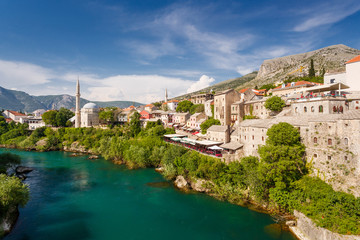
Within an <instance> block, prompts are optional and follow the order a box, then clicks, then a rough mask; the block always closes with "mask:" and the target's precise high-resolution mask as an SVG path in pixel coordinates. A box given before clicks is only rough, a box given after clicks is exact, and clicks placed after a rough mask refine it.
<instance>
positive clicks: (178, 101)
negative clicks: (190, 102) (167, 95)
mask: <svg viewBox="0 0 360 240" xmlns="http://www.w3.org/2000/svg"><path fill="white" fill-rule="evenodd" d="M170 102H179V100H176V99H174V100H170V101H168V103H170Z"/></svg>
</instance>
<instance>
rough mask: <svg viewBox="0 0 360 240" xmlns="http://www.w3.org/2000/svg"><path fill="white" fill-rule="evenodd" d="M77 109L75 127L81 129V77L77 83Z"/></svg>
mask: <svg viewBox="0 0 360 240" xmlns="http://www.w3.org/2000/svg"><path fill="white" fill-rule="evenodd" d="M75 96H76V109H75V127H76V128H79V127H80V122H81V116H80V83H79V77H78V80H77V83H76V95H75Z"/></svg>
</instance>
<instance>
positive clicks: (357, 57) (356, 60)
mask: <svg viewBox="0 0 360 240" xmlns="http://www.w3.org/2000/svg"><path fill="white" fill-rule="evenodd" d="M354 62H360V55H358V56H356V57H354V58H353V59H350V60H349V61H347V62H346V63H345V64H348V63H354Z"/></svg>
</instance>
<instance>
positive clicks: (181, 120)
mask: <svg viewBox="0 0 360 240" xmlns="http://www.w3.org/2000/svg"><path fill="white" fill-rule="evenodd" d="M189 118H190V113H188V112H186V113H175V115H174V123H176V124H180V125H185V124H186V121H187V120H188V119H189Z"/></svg>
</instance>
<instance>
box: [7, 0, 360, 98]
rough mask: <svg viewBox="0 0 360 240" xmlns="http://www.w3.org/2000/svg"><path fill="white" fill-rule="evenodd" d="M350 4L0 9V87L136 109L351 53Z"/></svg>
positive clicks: (134, 1) (355, 2) (18, 4)
mask: <svg viewBox="0 0 360 240" xmlns="http://www.w3.org/2000/svg"><path fill="white" fill-rule="evenodd" d="M359 26H360V1H359V0H342V1H338V0H336V1H335V0H327V1H316V0H312V1H307V0H304V1H291V0H287V1H285V0H284V1H283V0H276V1H265V0H264V1H262V0H258V1H228V0H220V1H211V0H207V1H201V0H200V1H170V0H168V1H166V0H165V1H161V0H156V1H155V0H153V1H150V0H128V1H110V0H109V1H107V0H103V1H100V0H97V1H96V0H94V1H89V0H88V1H87V0H61V1H55V0H32V1H29V0H16V1H14V0H1V1H0V86H2V87H6V88H11V89H16V90H21V91H26V92H28V93H30V94H34V95H48V94H63V93H67V94H74V91H75V82H76V79H77V76H79V78H80V81H81V88H82V96H83V97H85V98H87V99H89V100H100V101H101V100H103V101H108V100H131V101H140V102H143V103H147V102H152V101H156V100H160V99H162V98H163V92H164V90H165V88H167V89H168V92H169V95H170V97H174V96H177V95H180V94H183V93H186V92H191V91H195V90H198V89H201V88H203V87H207V86H209V85H211V84H214V83H217V82H220V81H224V80H227V79H230V78H235V77H239V76H242V75H244V74H247V73H249V72H252V71H253V70H257V69H258V68H259V66H260V64H261V63H262V62H263V60H265V59H271V58H275V57H281V56H286V55H291V54H296V53H302V52H306V51H311V50H315V49H318V48H322V47H326V46H329V45H334V44H340V43H342V44H345V45H347V46H350V47H353V48H357V49H360V27H359Z"/></svg>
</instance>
